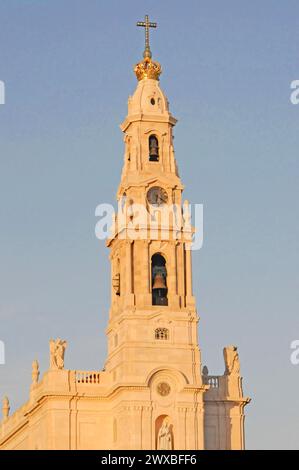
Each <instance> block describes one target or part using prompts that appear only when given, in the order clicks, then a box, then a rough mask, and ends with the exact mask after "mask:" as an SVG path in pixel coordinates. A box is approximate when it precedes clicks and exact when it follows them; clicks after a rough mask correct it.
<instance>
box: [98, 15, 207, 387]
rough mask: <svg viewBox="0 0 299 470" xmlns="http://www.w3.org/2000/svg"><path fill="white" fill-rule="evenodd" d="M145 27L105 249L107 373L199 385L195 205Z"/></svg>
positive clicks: (119, 377)
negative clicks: (162, 376)
mask: <svg viewBox="0 0 299 470" xmlns="http://www.w3.org/2000/svg"><path fill="white" fill-rule="evenodd" d="M138 25H140V26H144V27H145V32H146V34H145V36H146V42H145V51H144V54H143V60H141V61H140V62H139V63H138V64H137V65H136V66H135V67H134V72H135V74H136V77H137V80H138V84H137V87H136V90H135V92H134V94H133V96H131V97H129V100H128V114H127V116H126V118H125V120H124V121H123V123H122V124H121V126H120V127H121V130H122V132H123V134H124V146H125V150H124V164H123V170H122V175H121V181H120V185H119V188H118V192H117V199H118V214H117V216H116V217H115V220H114V224H113V227H112V235H111V237H110V239H109V240H108V242H107V245H108V246H109V248H110V260H111V308H110V318H109V325H108V329H107V335H108V360H107V363H106V367H105V368H106V370H107V371H111V373H112V374H113V377H114V379H115V381H117V382H120V383H123V382H126V383H127V382H128V381H130V380H131V381H134V383H136V382H137V383H144V381H145V380H146V379H147V377H148V376H149V375H150V374H151V372H152V371H154V370H156V369H159V368H163V367H166V366H167V367H172V368H174V369H175V370H176V371H178V373H180V374H183V375H184V376H185V377H186V378H187V380H188V383H189V384H192V385H196V386H201V384H202V379H201V373H200V371H201V361H200V350H199V346H198V339H197V323H198V316H197V313H196V308H195V299H194V297H193V293H192V267H191V250H190V244H191V237H192V232H193V228H192V227H191V224H190V214H189V204H188V201H184V202H183V199H182V193H183V189H184V187H183V185H182V182H181V179H180V177H179V173H178V168H177V163H176V158H175V152H174V144H173V129H174V126H175V124H176V122H177V120H176V119H175V118H174V117H173V116H172V114H171V113H170V110H169V103H168V100H167V97H166V95H165V94H164V92H163V91H162V89H161V87H160V82H159V77H160V74H161V66H160V64H159V63H158V62H156V61H153V60H152V54H151V50H150V46H149V28H150V27H155V26H156V23H150V22H149V21H148V17H146V18H145V22H141V23H138Z"/></svg>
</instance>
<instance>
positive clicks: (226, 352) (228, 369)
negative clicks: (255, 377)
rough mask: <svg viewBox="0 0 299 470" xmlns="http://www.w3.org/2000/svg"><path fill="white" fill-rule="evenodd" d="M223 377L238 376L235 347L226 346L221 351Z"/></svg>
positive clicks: (237, 359)
mask: <svg viewBox="0 0 299 470" xmlns="http://www.w3.org/2000/svg"><path fill="white" fill-rule="evenodd" d="M223 357H224V363H225V372H224V374H225V375H240V360H239V354H238V348H237V346H233V345H231V346H226V347H225V348H224V349H223Z"/></svg>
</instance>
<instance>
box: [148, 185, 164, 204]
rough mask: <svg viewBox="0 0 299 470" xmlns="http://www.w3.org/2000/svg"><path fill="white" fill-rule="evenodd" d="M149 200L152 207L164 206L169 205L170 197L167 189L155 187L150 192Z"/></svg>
mask: <svg viewBox="0 0 299 470" xmlns="http://www.w3.org/2000/svg"><path fill="white" fill-rule="evenodd" d="M147 200H148V202H149V203H150V204H151V205H152V206H162V204H166V203H167V200H168V195H167V192H166V191H165V189H163V188H160V187H159V186H154V187H152V188H150V189H149V190H148V192H147Z"/></svg>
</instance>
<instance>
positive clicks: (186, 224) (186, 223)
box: [183, 199, 191, 230]
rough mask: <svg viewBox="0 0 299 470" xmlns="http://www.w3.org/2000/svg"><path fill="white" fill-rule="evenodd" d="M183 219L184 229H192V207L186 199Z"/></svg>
mask: <svg viewBox="0 0 299 470" xmlns="http://www.w3.org/2000/svg"><path fill="white" fill-rule="evenodd" d="M183 219H184V227H185V228H186V229H187V230H190V228H191V213H190V205H189V201H188V200H187V199H186V201H184V204H183Z"/></svg>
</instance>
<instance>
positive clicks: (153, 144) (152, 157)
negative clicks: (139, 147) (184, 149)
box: [148, 135, 159, 162]
mask: <svg viewBox="0 0 299 470" xmlns="http://www.w3.org/2000/svg"><path fill="white" fill-rule="evenodd" d="M148 145H149V161H150V162H158V161H159V142H158V139H157V137H156V136H155V135H150V137H149V140H148Z"/></svg>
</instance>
